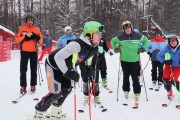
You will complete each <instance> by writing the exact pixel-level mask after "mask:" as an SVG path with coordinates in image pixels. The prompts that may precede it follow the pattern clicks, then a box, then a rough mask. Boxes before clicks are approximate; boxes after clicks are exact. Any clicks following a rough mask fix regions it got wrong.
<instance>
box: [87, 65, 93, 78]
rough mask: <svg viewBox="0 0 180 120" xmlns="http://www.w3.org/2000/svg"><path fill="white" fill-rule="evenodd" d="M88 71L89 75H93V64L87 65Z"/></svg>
mask: <svg viewBox="0 0 180 120" xmlns="http://www.w3.org/2000/svg"><path fill="white" fill-rule="evenodd" d="M86 72H87V76H88V77H91V76H93V75H94V70H93V68H92V66H87V65H86Z"/></svg>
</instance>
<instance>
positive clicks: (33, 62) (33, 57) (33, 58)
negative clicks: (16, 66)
mask: <svg viewBox="0 0 180 120" xmlns="http://www.w3.org/2000/svg"><path fill="white" fill-rule="evenodd" d="M20 54H21V60H20V86H23V87H26V86H27V78H26V72H27V68H28V61H29V60H30V70H31V72H30V74H31V79H30V85H31V86H35V85H37V60H38V57H37V52H25V51H21V52H20Z"/></svg>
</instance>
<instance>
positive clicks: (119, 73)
mask: <svg viewBox="0 0 180 120" xmlns="http://www.w3.org/2000/svg"><path fill="white" fill-rule="evenodd" d="M120 67H121V62H120V61H119V70H118V85H117V99H116V100H117V102H118V100H119V81H120V77H121V73H122V70H120Z"/></svg>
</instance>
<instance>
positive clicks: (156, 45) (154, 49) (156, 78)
mask: <svg viewBox="0 0 180 120" xmlns="http://www.w3.org/2000/svg"><path fill="white" fill-rule="evenodd" d="M166 45H167V42H166V40H165V39H164V38H163V37H162V34H161V31H159V30H158V31H156V32H155V37H154V38H153V39H151V40H150V41H149V42H148V45H147V48H146V52H147V54H148V55H149V57H150V58H151V61H152V69H151V76H152V88H150V89H154V87H155V86H156V84H158V88H160V86H161V85H162V84H163V81H162V75H163V66H164V64H163V63H160V62H159V61H158V60H157V58H156V55H157V54H158V52H159V51H161V50H162V49H163V48H164V47H165V46H166ZM157 69H158V75H157Z"/></svg>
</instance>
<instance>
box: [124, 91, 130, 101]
mask: <svg viewBox="0 0 180 120" xmlns="http://www.w3.org/2000/svg"><path fill="white" fill-rule="evenodd" d="M124 97H125V98H126V99H128V97H129V92H127V91H125V92H124Z"/></svg>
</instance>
